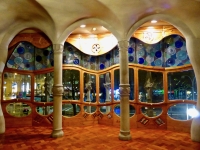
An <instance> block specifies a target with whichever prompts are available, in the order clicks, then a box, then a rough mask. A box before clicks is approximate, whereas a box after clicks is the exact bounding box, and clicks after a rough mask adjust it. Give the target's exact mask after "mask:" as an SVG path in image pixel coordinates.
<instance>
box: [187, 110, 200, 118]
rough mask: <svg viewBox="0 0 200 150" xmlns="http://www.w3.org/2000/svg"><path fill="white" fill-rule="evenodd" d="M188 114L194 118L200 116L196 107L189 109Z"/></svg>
mask: <svg viewBox="0 0 200 150" xmlns="http://www.w3.org/2000/svg"><path fill="white" fill-rule="evenodd" d="M187 114H188V115H189V116H190V117H192V118H196V117H199V116H200V113H199V112H198V110H196V109H195V108H190V109H187Z"/></svg>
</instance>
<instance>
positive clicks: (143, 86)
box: [138, 70, 164, 103]
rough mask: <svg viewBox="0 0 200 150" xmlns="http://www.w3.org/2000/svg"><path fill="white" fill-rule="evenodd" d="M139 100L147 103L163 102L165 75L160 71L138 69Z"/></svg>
mask: <svg viewBox="0 0 200 150" xmlns="http://www.w3.org/2000/svg"><path fill="white" fill-rule="evenodd" d="M138 77H139V100H140V101H141V102H147V103H159V102H163V99H164V98H163V97H164V90H163V75H162V73H160V72H150V71H145V70H139V71H138Z"/></svg>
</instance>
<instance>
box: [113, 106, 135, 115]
mask: <svg viewBox="0 0 200 150" xmlns="http://www.w3.org/2000/svg"><path fill="white" fill-rule="evenodd" d="M129 111H130V112H129V116H130V117H132V116H133V115H134V114H135V107H133V106H132V105H129ZM114 112H115V114H116V115H117V116H120V104H118V105H115V108H114Z"/></svg>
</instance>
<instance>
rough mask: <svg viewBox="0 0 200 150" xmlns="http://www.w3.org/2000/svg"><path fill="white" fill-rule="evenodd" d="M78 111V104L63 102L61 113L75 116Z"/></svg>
mask: <svg viewBox="0 0 200 150" xmlns="http://www.w3.org/2000/svg"><path fill="white" fill-rule="evenodd" d="M79 112H80V106H79V105H77V104H63V105H62V115H63V116H67V117H73V116H76V115H77V114H78V113H79Z"/></svg>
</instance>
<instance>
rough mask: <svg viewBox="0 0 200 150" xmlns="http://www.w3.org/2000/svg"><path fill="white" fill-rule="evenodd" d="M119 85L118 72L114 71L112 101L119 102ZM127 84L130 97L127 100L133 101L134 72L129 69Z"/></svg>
mask: <svg viewBox="0 0 200 150" xmlns="http://www.w3.org/2000/svg"><path fill="white" fill-rule="evenodd" d="M119 84H120V71H119V69H117V70H115V71H114V100H116V101H118V100H120V93H119ZM129 84H130V96H129V100H134V70H133V69H132V68H129Z"/></svg>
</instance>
